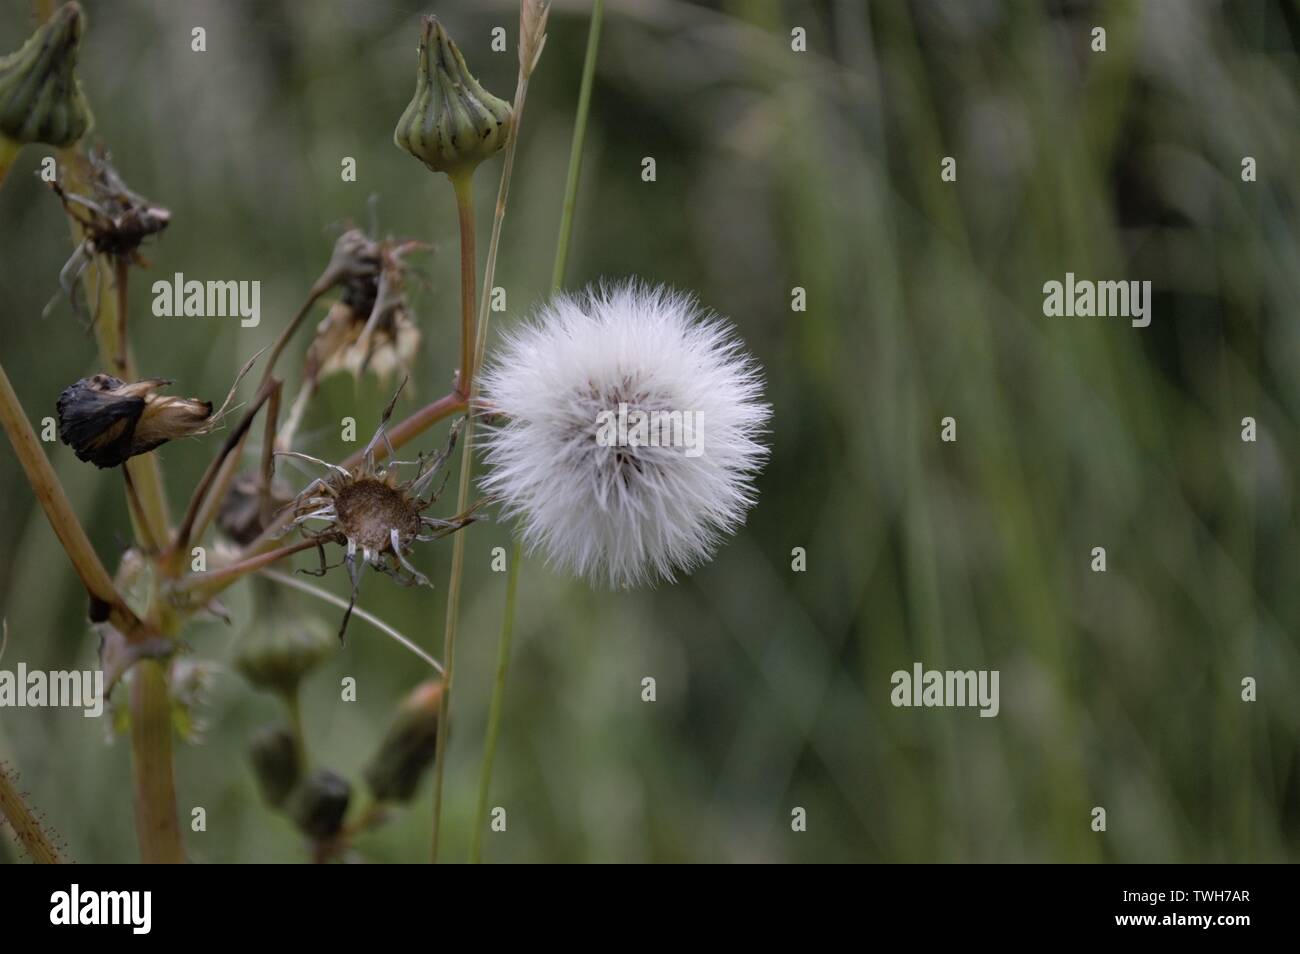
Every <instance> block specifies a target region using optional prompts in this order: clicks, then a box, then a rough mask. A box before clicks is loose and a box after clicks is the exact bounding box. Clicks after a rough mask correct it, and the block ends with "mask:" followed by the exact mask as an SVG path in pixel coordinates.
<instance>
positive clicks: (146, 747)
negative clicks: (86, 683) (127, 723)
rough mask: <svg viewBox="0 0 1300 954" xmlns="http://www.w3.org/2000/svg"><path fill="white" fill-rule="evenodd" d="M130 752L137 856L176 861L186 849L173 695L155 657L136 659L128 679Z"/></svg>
mask: <svg viewBox="0 0 1300 954" xmlns="http://www.w3.org/2000/svg"><path fill="white" fill-rule="evenodd" d="M131 757H132V758H131V764H132V777H133V779H134V781H135V829H136V836H137V837H138V839H139V841H140V860H141V861H143V862H145V863H146V864H180V863H182V862H184V861H185V852H184V849H183V848H182V847H181V831H180V823H179V821H178V819H177V817H176V785H175V780H174V779H173V778H172V714H171V700H170V699H169V697H168V695H167V676H166V673H165V672H164V670H163V667H162V664H161V663H159V662H158V661H157V660H154V659H145V660H141V661H140V662H139V663H137V664H136V667H135V673H134V677H133V678H132V680H131Z"/></svg>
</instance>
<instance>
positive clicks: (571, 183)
mask: <svg viewBox="0 0 1300 954" xmlns="http://www.w3.org/2000/svg"><path fill="white" fill-rule="evenodd" d="M604 12H605V0H593V2H592V5H591V22H590V24H589V25H588V28H587V52H586V56H585V58H584V59H583V63H582V85H581V87H580V88H579V90H578V111H577V115H576V117H575V118H574V123H573V142H572V144H571V145H570V147H569V172H568V176H567V178H566V181H565V184H564V205H563V208H562V209H561V212H560V231H559V235H558V237H557V238H556V242H555V265H554V267H553V268H552V270H551V294H552V295H554V294H555V293H556V292H558V291H559V290H560V288H561V287H562V286H563V284H564V271H565V267H566V265H567V264H568V261H569V242H570V238H571V237H572V235H573V212H574V209H575V208H576V206H577V202H578V181H579V179H580V178H581V175H582V146H583V142H584V141H585V140H586V137H587V116H588V114H589V113H590V111H591V90H592V87H593V86H594V85H595V78H596V55H597V53H598V52H599V49H600V26H601V20H602V19H603V17H604ZM522 560H523V544H522V543H521V542H520V540H519V539H518V537H516V538H515V541H514V544H513V546H512V547H511V551H510V562H509V564H508V567H509V569H508V572H507V575H506V605H505V611H504V613H503V615H502V619H501V641H500V646H499V649H498V658H497V675H496V683H495V685H494V686H493V689H492V703H491V708H490V710H489V715H488V730H487V732H488V735H487V741H486V743H485V747H484V755H483V771H482V776H481V778H480V780H479V796H478V797H479V801H478V817H477V820H476V824H475V826H474V836H473V842H472V847H471V849H470V861H471V862H478V861H479V860H480V858H481V852H482V837H483V829H484V828H485V827H486V824H487V821H486V819H487V802H488V791H489V788H490V787H491V783H492V760H493V758H494V757H495V754H496V745H497V735H498V733H499V731H500V728H501V710H502V708H503V707H504V704H505V681H506V669H507V667H508V664H509V659H510V642H511V639H512V637H513V635H514V624H515V602H516V597H517V595H518V591H519V564H520V563H521V562H522ZM439 728H441V726H439Z"/></svg>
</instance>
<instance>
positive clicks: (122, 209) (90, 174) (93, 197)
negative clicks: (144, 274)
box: [50, 146, 172, 264]
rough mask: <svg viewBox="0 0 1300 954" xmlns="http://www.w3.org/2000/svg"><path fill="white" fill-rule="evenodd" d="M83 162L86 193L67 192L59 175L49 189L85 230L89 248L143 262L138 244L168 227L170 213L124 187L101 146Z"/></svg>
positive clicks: (104, 253)
mask: <svg viewBox="0 0 1300 954" xmlns="http://www.w3.org/2000/svg"><path fill="white" fill-rule="evenodd" d="M84 161H85V163H86V167H85V170H84V171H85V178H86V179H87V180H88V185H89V189H88V192H89V194H88V195H80V194H78V193H74V192H70V191H68V189H67V187H66V185H65V182H64V180H63V178H62V177H60V179H58V180H56V181H54V182H51V183H50V188H51V189H53V190H54V193H55V194H56V195H57V196H58V197H59V199H60V200H62V202H63V205H64V207H65V208H66V209H67V211H68V214H69V215H71V216H72V217H73V218H75V219H76V220H77V221H78V222H80V223H81V225H82V227H83V228H84V229H85V230H86V242H87V243H88V244H89V245H90V250H91V251H93V252H98V253H99V254H101V255H110V256H115V257H118V258H125V259H129V260H131V261H133V262H135V263H136V264H144V263H143V262H142V261H141V260H140V259H139V257H138V254H137V252H138V249H139V248H140V245H141V243H143V242H144V240H145V239H147V238H148V237H149V236H151V235H157V234H158V233H159V232H161V231H162V230H163V229H165V228H166V227H167V224H168V223H169V222H170V221H171V218H172V214H171V212H170V211H169V210H167V209H165V208H163V207H162V206H160V205H158V204H157V203H154V202H151V201H150V200H148V199H146V198H145V197H144V196H142V195H140V194H139V193H138V192H135V191H133V190H132V189H131V188H130V187H129V186H127V184H126V182H125V180H123V178H122V176H121V174H120V173H119V172H118V171H117V169H116V168H115V167H114V166H113V163H112V161H111V157H110V156H109V154H108V151H107V150H106V149H104V148H103V147H102V146H96V147H95V148H94V149H93V150H92V151H91V152H90V153H89V155H88V156H87V157H86V159H85V160H84Z"/></svg>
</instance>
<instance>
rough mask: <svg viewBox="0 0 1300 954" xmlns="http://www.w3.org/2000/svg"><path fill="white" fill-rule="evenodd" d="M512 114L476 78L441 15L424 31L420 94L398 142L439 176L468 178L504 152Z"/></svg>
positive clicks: (406, 116) (417, 78)
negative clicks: (450, 35)
mask: <svg viewBox="0 0 1300 954" xmlns="http://www.w3.org/2000/svg"><path fill="white" fill-rule="evenodd" d="M511 121H512V110H511V108H510V104H509V103H507V102H506V101H505V100H502V99H497V98H496V97H495V96H493V95H492V94H491V93H489V92H488V91H487V90H485V89H484V88H483V87H482V86H480V85H479V81H478V80H476V79H475V78H474V77H473V76H472V75H471V74H470V71H469V67H467V66H466V65H465V58H464V57H463V56H461V54H460V50H458V49H457V48H456V44H455V43H453V42H452V40H451V37H449V36H448V35H447V31H446V30H444V29H443V28H442V24H441V23H439V22H438V19H437V18H436V17H432V16H426V17H425V18H424V23H423V28H422V30H421V33H420V56H419V65H418V66H417V68H416V71H415V95H414V96H413V97H412V98H411V102H410V104H409V105H408V106H407V107H406V111H405V112H404V113H402V118H401V119H399V120H398V121H397V128H396V129H395V130H394V131H393V142H395V143H397V145H399V146H401V147H402V148H403V149H405V150H406V151H407V152H409V153H410V154H411V155H413V156H414V157H415V158H416V159H419V160H420V161H421V162H423V163H424V164H425V165H426V166H428V167H429V168H430V169H432V170H433V171H434V172H445V173H447V174H448V175H453V176H454V175H462V174H465V173H469V172H472V171H473V169H474V167H475V166H477V165H478V164H479V163H480V162H482V161H483V160H484V159H487V158H489V157H491V156H493V155H495V154H496V153H497V152H499V151H500V150H501V148H502V147H503V146H504V145H505V144H506V141H507V140H508V139H509V138H510V127H511Z"/></svg>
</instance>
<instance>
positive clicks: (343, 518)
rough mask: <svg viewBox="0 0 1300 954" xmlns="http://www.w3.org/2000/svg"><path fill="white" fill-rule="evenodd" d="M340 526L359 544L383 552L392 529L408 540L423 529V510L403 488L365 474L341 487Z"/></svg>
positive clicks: (400, 540) (338, 500)
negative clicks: (421, 519)
mask: <svg viewBox="0 0 1300 954" xmlns="http://www.w3.org/2000/svg"><path fill="white" fill-rule="evenodd" d="M334 506H335V508H336V510H337V512H338V526H339V529H340V530H342V531H343V533H344V535H346V536H347V538H348V539H349V540H355V541H356V544H357V546H359V547H361V548H363V549H366V550H373V551H375V552H376V553H383V552H385V551H386V550H388V549H389V547H390V546H391V545H392V532H393V531H394V530H396V531H397V537H398V541H399V542H400V543H402V544H406V543H407V542H409V541H410V540H411V539H412V538H414V537H415V536H416V535H417V534H418V533H419V532H420V511H419V510H418V509H417V505H416V503H415V502H414V501H413V500H411V498H410V497H408V496H407V495H406V493H405V492H403V491H402V490H400V489H398V488H396V487H391V486H389V485H388V483H387V482H386V481H383V480H379V479H378V478H375V477H362V478H361V479H360V480H355V481H353V482H352V483H349V484H347V485H345V486H344V487H343V488H341V489H340V490H339V493H338V497H337V498H336V499H335V501H334Z"/></svg>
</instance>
